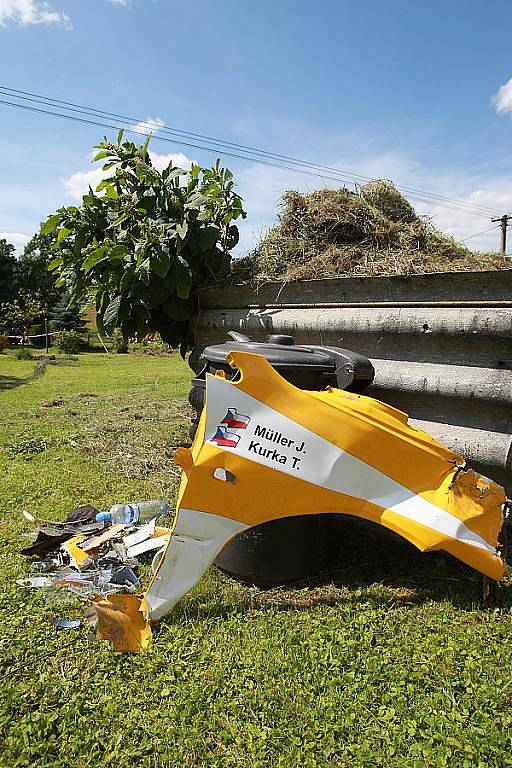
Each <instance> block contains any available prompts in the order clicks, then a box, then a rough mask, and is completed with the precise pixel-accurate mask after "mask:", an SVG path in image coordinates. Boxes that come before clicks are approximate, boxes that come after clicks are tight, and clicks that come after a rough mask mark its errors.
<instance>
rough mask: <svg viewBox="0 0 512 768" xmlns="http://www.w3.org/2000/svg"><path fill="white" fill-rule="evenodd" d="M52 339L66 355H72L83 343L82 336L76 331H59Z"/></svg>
mask: <svg viewBox="0 0 512 768" xmlns="http://www.w3.org/2000/svg"><path fill="white" fill-rule="evenodd" d="M54 339H55V341H56V343H57V345H58V347H59V349H60V351H61V352H64V353H65V354H66V355H73V354H75V352H79V351H80V349H81V348H82V345H83V343H84V341H83V339H82V337H81V336H80V334H79V333H77V332H76V331H59V332H58V333H56V334H55V336H54Z"/></svg>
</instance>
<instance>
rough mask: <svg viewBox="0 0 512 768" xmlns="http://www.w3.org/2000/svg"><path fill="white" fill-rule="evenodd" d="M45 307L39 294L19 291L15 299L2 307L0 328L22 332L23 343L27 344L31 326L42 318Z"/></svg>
mask: <svg viewBox="0 0 512 768" xmlns="http://www.w3.org/2000/svg"><path fill="white" fill-rule="evenodd" d="M42 311H43V307H42V305H41V301H40V299H39V296H38V295H37V294H30V293H27V292H25V291H19V292H18V295H17V297H16V298H15V299H13V300H12V301H9V302H4V303H3V304H1V305H0V326H1V327H2V328H4V329H9V330H10V329H12V330H14V331H18V332H21V336H22V339H21V343H22V344H25V343H26V341H27V337H28V335H29V333H30V326H31V325H32V324H33V323H34V322H35V320H37V319H38V318H39V317H41V314H42Z"/></svg>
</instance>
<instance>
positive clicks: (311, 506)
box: [100, 351, 508, 644]
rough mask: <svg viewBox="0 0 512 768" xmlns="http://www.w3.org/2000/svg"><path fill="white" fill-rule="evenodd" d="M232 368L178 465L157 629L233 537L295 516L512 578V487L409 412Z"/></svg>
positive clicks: (151, 594)
mask: <svg viewBox="0 0 512 768" xmlns="http://www.w3.org/2000/svg"><path fill="white" fill-rule="evenodd" d="M228 361H229V363H230V365H231V366H232V367H233V368H235V369H237V370H238V371H239V377H238V379H237V380H228V379H227V378H226V377H225V374H224V373H223V372H219V373H217V375H210V374H209V375H208V376H207V384H206V406H205V408H204V410H203V413H202V416H201V420H200V422H199V428H198V431H197V434H196V436H195V439H194V442H193V445H192V447H191V449H186V448H181V449H178V452H177V454H176V457H175V460H176V462H177V463H178V464H179V465H180V466H181V467H182V470H183V476H182V482H181V487H180V493H179V497H178V504H177V514H176V520H175V527H174V530H173V532H172V535H171V537H170V541H169V543H168V544H167V547H166V549H165V552H164V554H163V557H162V558H161V560H160V563H159V565H158V567H157V569H156V572H155V574H154V576H153V580H152V582H151V584H150V586H149V588H148V590H147V592H146V594H145V595H144V597H143V599H142V602H141V603H140V606H139V609H140V611H141V612H142V614H143V616H144V618H145V620H146V622H147V623H151V622H153V621H156V620H158V619H159V618H161V617H162V616H164V615H165V614H166V613H167V612H168V611H169V610H171V608H172V607H173V606H174V605H175V604H176V603H177V602H178V600H179V599H180V598H181V597H182V596H183V595H185V594H186V593H187V592H188V591H189V590H190V589H191V588H192V587H193V586H194V584H196V583H197V581H198V580H199V579H200V578H201V576H202V574H203V573H204V572H205V570H206V569H207V568H208V566H209V565H210V564H211V563H212V562H213V560H214V559H215V557H216V556H217V554H218V553H219V552H220V550H221V549H222V548H223V547H224V545H225V544H226V543H227V542H228V541H229V540H230V539H231V538H233V537H234V536H236V535H237V534H238V533H240V532H241V531H243V530H246V529H247V528H248V527H251V526H255V525H259V524H261V523H264V522H268V521H270V520H275V519H279V518H283V517H288V516H292V515H307V514H320V513H326V512H333V513H343V514H348V515H354V516H356V517H359V518H364V519H366V520H369V521H372V522H375V523H379V524H380V525H382V526H384V527H386V528H388V529H390V530H392V531H394V532H395V533H397V534H399V535H401V536H402V537H403V538H404V539H406V540H408V541H409V542H411V543H412V544H414V545H415V546H416V547H417V548H418V549H420V550H423V551H429V550H430V551H432V550H443V551H445V552H448V553H450V554H452V555H454V556H455V557H457V558H458V559H459V560H461V561H463V562H464V563H466V564H467V565H470V566H472V567H473V568H475V569H476V570H478V571H480V572H481V573H483V574H484V575H485V576H488V577H490V578H492V579H496V580H499V579H501V578H502V577H503V576H504V575H505V574H506V573H507V572H508V570H507V566H506V564H505V562H504V560H503V559H502V557H501V555H500V552H499V549H498V536H499V533H500V531H501V528H502V525H503V515H504V512H503V510H504V504H505V501H506V498H505V493H504V490H503V489H502V488H501V487H500V486H499V485H497V484H495V483H494V482H492V481H491V480H488V479H487V478H484V477H482V476H481V475H478V474H477V473H475V472H473V471H472V470H469V471H466V470H465V468H464V467H465V463H464V460H463V459H462V457H460V456H458V455H457V454H456V453H454V452H453V451H451V450H449V449H448V448H445V447H444V446H442V445H440V444H439V443H437V442H436V441H435V440H434V439H433V438H431V437H430V436H429V435H427V434H426V433H425V432H422V431H420V430H417V429H414V428H412V427H410V426H409V425H408V423H407V415H406V414H404V413H402V412H401V411H398V410H396V409H394V408H392V407H390V406H388V405H385V404H383V403H381V402H379V401H377V400H374V399H373V398H370V397H366V396H363V395H357V394H354V393H350V392H346V391H343V390H339V389H335V388H331V387H329V388H328V389H327V390H325V391H323V392H315V391H306V390H301V389H298V388H296V387H295V386H293V385H292V384H290V383H289V382H287V381H286V380H285V379H283V378H282V377H281V376H280V375H279V374H278V373H277V372H276V371H275V370H274V369H273V368H272V366H271V365H270V364H269V363H268V362H267V361H266V360H265V359H264V358H263V357H261V356H259V355H254V354H251V353H247V352H240V351H236V352H232V353H230V355H229V357H228ZM127 597H132V600H139V598H135V596H127ZM100 625H101V616H100ZM102 636H103V637H105V636H108V632H105V631H104V629H103V634H102ZM111 639H113V638H111ZM143 644H147V635H144V643H143Z"/></svg>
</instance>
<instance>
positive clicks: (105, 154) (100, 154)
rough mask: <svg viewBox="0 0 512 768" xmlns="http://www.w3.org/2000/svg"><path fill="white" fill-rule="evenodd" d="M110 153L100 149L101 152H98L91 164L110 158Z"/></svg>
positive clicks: (107, 150)
mask: <svg viewBox="0 0 512 768" xmlns="http://www.w3.org/2000/svg"><path fill="white" fill-rule="evenodd" d="M111 154H112V152H111V151H110V150H109V149H102V150H101V152H98V154H97V155H94V157H93V159H92V161H93V163H95V162H96V160H103V158H105V157H110V156H111Z"/></svg>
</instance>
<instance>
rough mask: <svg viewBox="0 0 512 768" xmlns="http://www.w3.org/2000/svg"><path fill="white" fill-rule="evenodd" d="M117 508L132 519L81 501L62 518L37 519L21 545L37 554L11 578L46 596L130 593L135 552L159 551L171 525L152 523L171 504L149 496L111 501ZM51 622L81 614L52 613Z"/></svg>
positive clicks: (75, 622) (135, 582) (67, 623)
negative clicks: (26, 570)
mask: <svg viewBox="0 0 512 768" xmlns="http://www.w3.org/2000/svg"><path fill="white" fill-rule="evenodd" d="M116 509H117V510H119V509H122V510H123V514H124V516H125V517H126V510H127V509H128V511H129V512H130V515H131V516H132V517H133V520H134V521H135V522H127V521H126V520H124V521H122V522H121V521H119V522H118V521H117V520H119V515H114V514H110V512H109V513H101V512H99V511H98V510H97V509H96V507H93V506H92V505H90V504H86V505H84V506H81V507H77V509H75V510H73V511H72V512H70V513H69V514H68V515H67V517H66V521H65V522H64V523H56V522H48V521H45V522H44V523H42V524H40V526H39V528H38V529H37V530H36V531H34V536H35V537H36V538H35V541H33V543H32V544H31V545H30V546H28V547H25V548H24V549H23V550H22V552H23V554H25V555H28V556H31V555H36V556H38V559H37V560H34V562H33V563H32V571H33V572H32V574H30V575H29V576H27V577H26V578H23V579H17V581H16V583H17V584H18V585H19V586H20V587H24V588H26V589H39V590H42V591H43V592H44V593H45V594H47V595H48V599H49V600H50V601H53V599H54V597H55V598H57V599H58V602H59V603H60V602H62V599H61V596H62V598H63V597H64V594H66V593H67V594H68V595H69V598H70V599H72V596H73V595H75V596H78V597H80V598H83V599H87V600H90V599H91V598H95V599H97V600H101V599H102V598H106V597H109V598H110V597H112V596H115V595H116V593H120V592H121V593H123V592H124V593H125V597H128V596H132V597H133V598H135V592H136V591H137V590H138V589H140V587H141V583H140V579H139V570H140V563H139V560H138V559H137V557H136V555H143V554H144V553H145V552H149V551H153V550H155V549H158V550H160V552H161V551H162V549H163V547H164V546H165V545H166V544H167V542H168V541H169V537H170V528H160V527H157V525H156V523H157V518H162V517H163V516H164V514H165V513H167V512H168V511H169V509H170V507H169V505H168V504H167V502H165V501H153V502H140V503H138V504H133V505H131V504H125V505H121V504H119V505H115V507H112V509H111V512H112V511H114V512H115V511H116ZM132 512H134V514H132ZM150 512H151V513H152V514H153V517H152V518H149V513H150ZM23 514H24V516H25V518H26V519H27V520H28V521H29V522H30V523H32V524H33V523H35V522H36V518H35V517H34V516H33V515H32V514H31V513H30V512H26V510H25V511H23ZM116 518H117V520H116ZM139 521H140V522H139ZM127 533H128V535H125V534H127ZM123 536H124V539H123V538H122V537H123ZM126 593H127V594H126ZM50 595H52V596H54V597H50ZM119 597H121V595H119ZM120 605H124V602H123V601H121V603H120ZM51 622H52V623H53V624H54V625H55V626H56V627H57V628H58V629H73V628H76V627H79V626H80V624H81V621H80V619H57V618H52V619H51ZM143 629H144V628H143V626H142V625H141V637H140V642H145V634H144V631H143ZM137 642H139V641H137Z"/></svg>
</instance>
